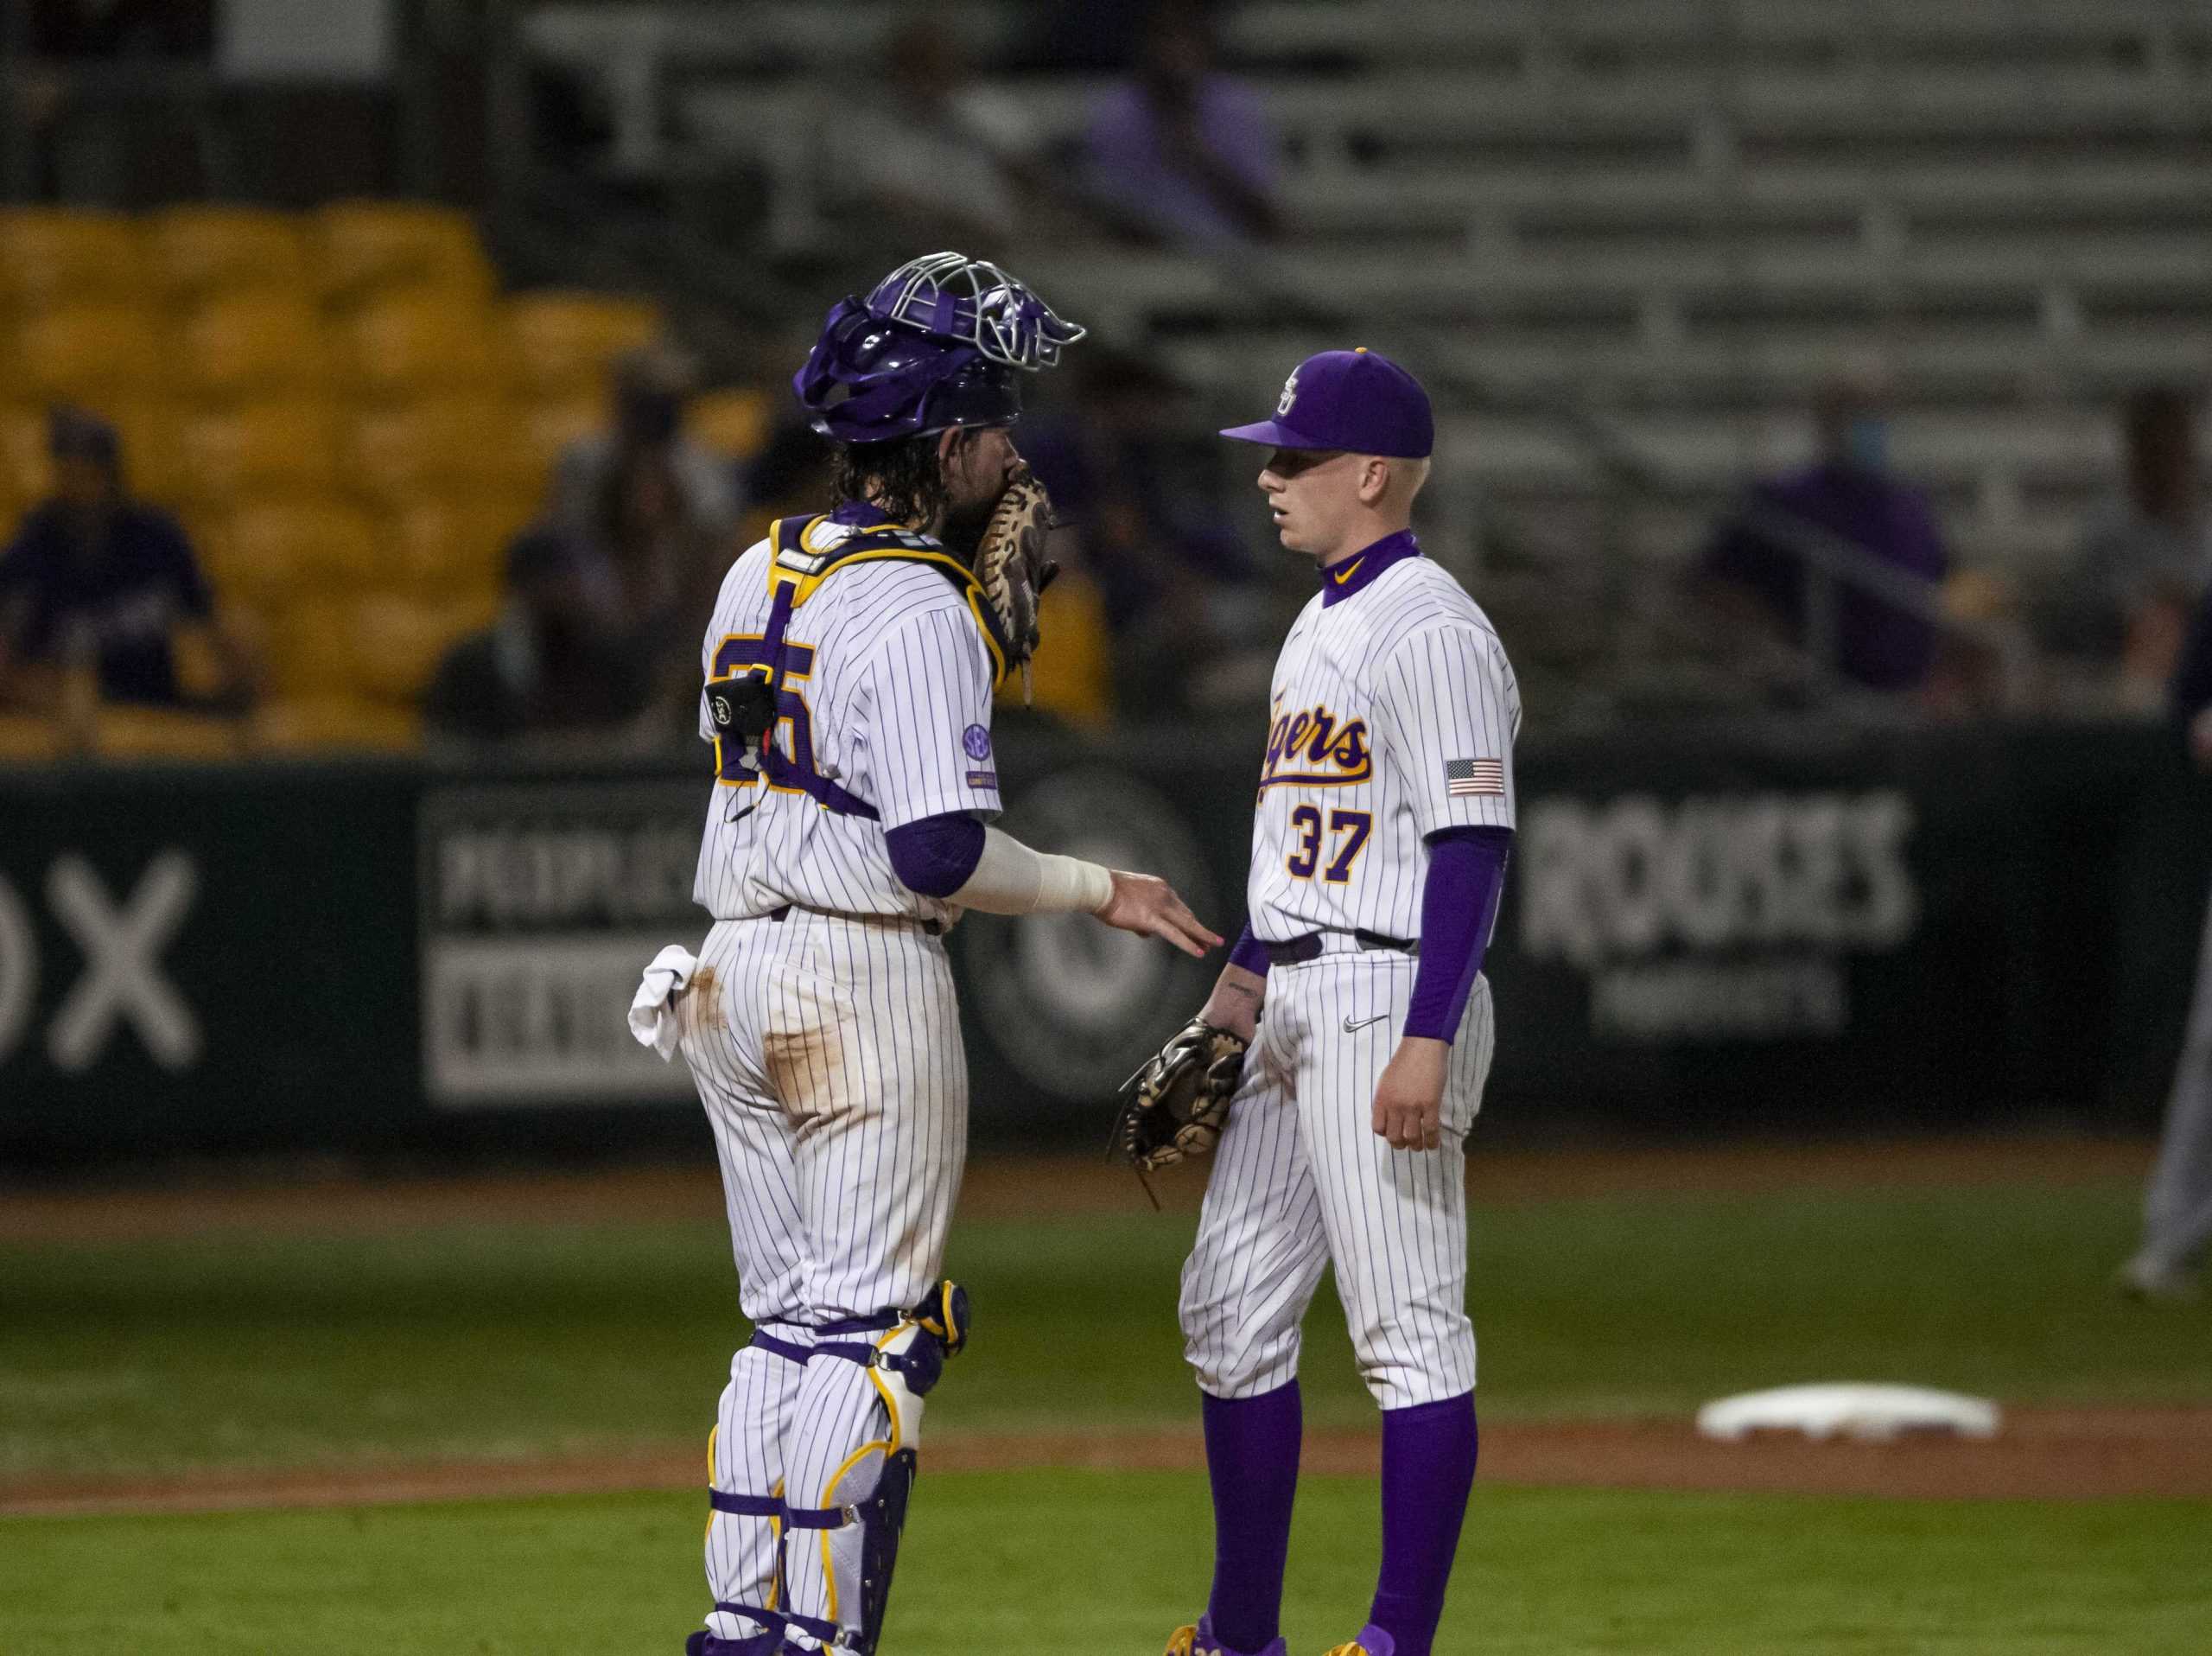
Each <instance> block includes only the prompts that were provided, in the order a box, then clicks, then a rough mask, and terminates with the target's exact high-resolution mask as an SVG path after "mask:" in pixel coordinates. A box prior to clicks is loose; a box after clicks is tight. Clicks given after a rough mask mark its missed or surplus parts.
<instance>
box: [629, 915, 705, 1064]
mask: <svg viewBox="0 0 2212 1656" xmlns="http://www.w3.org/2000/svg"><path fill="white" fill-rule="evenodd" d="M698 967H699V958H698V957H697V956H696V955H695V954H693V953H692V952H691V951H690V950H689V949H686V948H683V947H681V946H678V945H677V944H674V943H671V944H670V945H669V946H667V947H666V948H664V949H663V950H662V951H661V952H659V953H658V954H657V955H655V956H654V957H653V963H652V965H650V966H647V967H646V968H645V981H644V982H642V983H640V984H639V985H638V995H637V998H636V999H635V1000H633V1001H632V1002H631V1003H630V1033H631V1034H632V1035H635V1036H637V1037H638V1044H639V1046H641V1047H651V1048H652V1049H653V1050H654V1051H655V1052H657V1053H658V1054H660V1055H661V1061H662V1062H664V1063H665V1062H666V1061H667V1060H670V1059H671V1058H673V1057H675V1056H676V1040H677V1016H676V997H677V996H678V995H681V994H682V993H683V991H684V990H686V989H687V988H689V987H690V983H691V974H692V973H693V972H694V971H697V970H698Z"/></svg>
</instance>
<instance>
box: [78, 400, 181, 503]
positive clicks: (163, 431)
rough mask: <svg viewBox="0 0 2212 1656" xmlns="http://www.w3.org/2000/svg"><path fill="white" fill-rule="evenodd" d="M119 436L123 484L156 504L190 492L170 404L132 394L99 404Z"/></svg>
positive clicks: (178, 500)
mask: <svg viewBox="0 0 2212 1656" xmlns="http://www.w3.org/2000/svg"><path fill="white" fill-rule="evenodd" d="M99 414H100V416H101V417H103V418H104V419H107V420H110V421H112V422H113V423H114V425H115V429H116V432H117V434H118V436H120V437H121V438H122V440H123V481H124V487H126V488H128V489H129V490H130V492H131V493H132V494H136V495H138V496H139V497H141V498H142V499H144V500H151V501H153V502H155V503H156V505H159V506H176V505H178V504H181V502H182V501H184V500H186V499H188V497H189V495H190V494H191V488H190V468H189V466H188V464H187V462H186V460H185V454H184V436H183V430H182V422H181V417H180V416H179V413H178V411H177V409H176V407H175V404H170V403H166V402H162V401H158V400H155V399H152V398H131V399H130V400H128V401H125V402H119V403H116V404H112V405H103V406H102V407H101V408H100V409H99Z"/></svg>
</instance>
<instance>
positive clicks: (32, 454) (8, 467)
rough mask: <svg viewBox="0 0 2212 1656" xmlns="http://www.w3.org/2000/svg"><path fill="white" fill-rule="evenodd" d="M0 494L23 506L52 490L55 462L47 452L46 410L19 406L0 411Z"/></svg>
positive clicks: (45, 495) (39, 498)
mask: <svg viewBox="0 0 2212 1656" xmlns="http://www.w3.org/2000/svg"><path fill="white" fill-rule="evenodd" d="M0 475H4V478H5V481H0V494H10V495H12V496H14V497H15V499H16V500H18V501H20V502H22V504H23V505H24V506H31V505H33V504H35V503H36V502H37V501H39V500H44V499H45V498H46V497H47V495H48V494H51V493H53V491H54V462H53V460H52V458H51V457H50V456H49V455H48V454H47V451H46V411H45V410H44V409H39V408H25V407H22V406H16V407H10V408H4V409H0Z"/></svg>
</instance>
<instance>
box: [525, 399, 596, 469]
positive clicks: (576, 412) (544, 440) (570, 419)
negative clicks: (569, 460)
mask: <svg viewBox="0 0 2212 1656" xmlns="http://www.w3.org/2000/svg"><path fill="white" fill-rule="evenodd" d="M606 427H607V404H606V402H605V401H604V400H603V399H602V398H598V397H569V398H541V399H540V400H538V401H536V402H531V403H525V404H523V407H522V410H521V417H520V423H519V424H518V425H517V427H516V432H517V436H518V439H519V440H520V442H521V443H522V446H523V449H524V451H525V452H526V453H527V454H528V455H529V456H530V463H531V468H532V469H533V470H534V471H535V473H536V474H537V476H539V477H540V478H547V477H550V476H551V475H552V472H553V466H554V462H556V461H557V460H559V459H560V457H561V451H562V450H563V449H565V448H567V447H568V446H569V444H570V443H574V442H575V441H576V440H577V439H578V438H579V437H588V436H590V435H591V434H592V433H593V432H594V431H601V430H605V429H606Z"/></svg>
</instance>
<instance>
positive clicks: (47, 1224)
mask: <svg viewBox="0 0 2212 1656" xmlns="http://www.w3.org/2000/svg"><path fill="white" fill-rule="evenodd" d="M2151 1153H2152V1147H2151V1145H2150V1144H2149V1143H2145V1142H2139V1141H2134V1140H2126V1139H2118V1140H2115V1139H2088V1138H2078V1137H2015V1138H1986V1139H1984V1138H1968V1139H1935V1140H1926V1141H1910V1142H1904V1143H1889V1142H1878V1143H1854V1144H1834V1145H1812V1146H1806V1145H1789V1144H1777V1145H1757V1144H1754V1145H1726V1146H1719V1147H1713V1148H1694V1149H1680V1150H1674V1149H1669V1150H1579V1149H1577V1150H1541V1151H1539V1150H1510V1151H1506V1152H1503V1153H1490V1152H1485V1151H1483V1150H1480V1148H1479V1147H1478V1150H1476V1152H1475V1153H1473V1154H1471V1155H1470V1156H1469V1157H1468V1160H1467V1181H1468V1187H1469V1190H1470V1193H1471V1196H1472V1198H1473V1200H1474V1201H1476V1202H1477V1203H1478V1204H1480V1205H1483V1206H1486V1207H1507V1206H1510V1205H1511V1204H1513V1203H1514V1202H1516V1201H1558V1200H1562V1199H1573V1198H1576V1197H1586V1196H1608V1195H1624V1194H1660V1195H1663V1194H1699V1195H1709V1194H1759V1193H1764V1192H1770V1191H1777V1190H1796V1189H1805V1190H1815V1189H1862V1190H1863V1189H1881V1188H1889V1189H1898V1188H1939V1187H1949V1188H1957V1187H1960V1186H1965V1185H1977V1184H1999V1183H2008V1182H2009V1183H2031V1182H2042V1183H2050V1184H2080V1183H2082V1182H2084V1181H2091V1180H2098V1179H2113V1178H2120V1179H2139V1178H2141V1177H2142V1176H2143V1174H2144V1172H2145V1169H2147V1168H2148V1167H2149V1165H2150V1160H2151ZM1204 1189H1205V1169H1204V1167H1203V1164H1200V1165H1197V1166H1192V1167H1185V1168H1177V1169H1172V1170H1171V1171H1170V1172H1169V1174H1168V1175H1166V1176H1165V1177H1162V1178H1159V1179H1155V1180H1154V1191H1155V1193H1156V1194H1157V1195H1158V1196H1159V1199H1160V1205H1161V1206H1162V1207H1166V1208H1168V1209H1170V1210H1175V1211H1195V1210H1196V1208H1197V1207H1198V1197H1199V1195H1200V1194H1201V1193H1202V1191H1203V1190H1204ZM1146 1205H1147V1204H1146V1199H1145V1195H1144V1193H1143V1191H1142V1189H1141V1188H1140V1187H1139V1185H1138V1183H1137V1181H1136V1177H1135V1175H1134V1174H1132V1173H1131V1172H1130V1171H1129V1170H1128V1169H1127V1168H1124V1167H1120V1166H1116V1165H1115V1164H1113V1163H1110V1162H1107V1161H1105V1160H1104V1159H1103V1157H1097V1156H1059V1157H1050V1158H1046V1157H1018V1156H993V1157H988V1158H979V1159H978V1160H977V1161H976V1162H974V1163H973V1164H972V1165H971V1166H970V1167H969V1170H968V1176H967V1181H966V1183H965V1185H964V1187H963V1190H962V1193H961V1198H960V1214H959V1218H960V1219H962V1220H977V1219H1023V1218H1048V1217H1055V1216H1063V1215H1066V1214H1070V1213H1126V1212H1134V1211H1137V1210H1141V1209H1142V1208H1143V1207H1145V1206H1146ZM632 1220H666V1221H670V1222H675V1223H682V1222H684V1221H689V1220H696V1221H698V1222H700V1223H702V1224H715V1225H719V1224H721V1222H722V1194H721V1184H720V1182H719V1181H718V1179H717V1176H716V1175H715V1169H713V1168H712V1167H709V1166H701V1167H683V1168H666V1167H652V1168H615V1169H604V1170H593V1171H589V1172H579V1173H548V1172H530V1173H516V1174H500V1175H472V1176H465V1177H453V1176H431V1177H415V1178H395V1179H365V1178H361V1177H358V1176H355V1175H353V1174H351V1173H350V1172H347V1171H345V1170H342V1169H341V1170H336V1171H332V1170H327V1169H326V1170H321V1171H308V1172H304V1173H296V1174H295V1175H292V1176H284V1177H278V1176H272V1175H263V1176H261V1177H259V1178H257V1179H251V1180H240V1179H238V1178H237V1177H235V1176H230V1177H224V1178H221V1179H219V1180H212V1181H201V1182H186V1183H181V1184H179V1183H168V1184H159V1183H148V1184H137V1185H130V1186H126V1187H106V1188H86V1189H72V1190H63V1191H44V1190H36V1189H31V1190H14V1191H0V1243H6V1242H23V1243H51V1242H65V1243H66V1242H87V1243H90V1242H108V1241H130V1240H137V1239H154V1238H162V1237H172V1236H190V1235H203V1234H207V1233H208V1232H217V1231H266V1232H271V1233H274V1234H285V1235H330V1234H360V1233H364V1232H393V1231H406V1230H412V1229H415V1228H416V1227H419V1226H432V1225H467V1224H515V1225H541V1224H542V1225H593V1224H613V1223H621V1222H626V1221H632Z"/></svg>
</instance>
